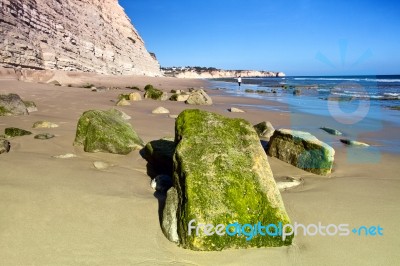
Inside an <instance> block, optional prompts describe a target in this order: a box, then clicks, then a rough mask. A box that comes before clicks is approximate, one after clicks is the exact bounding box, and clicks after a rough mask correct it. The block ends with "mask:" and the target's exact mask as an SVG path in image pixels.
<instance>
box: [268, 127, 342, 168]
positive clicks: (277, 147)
mask: <svg viewBox="0 0 400 266" xmlns="http://www.w3.org/2000/svg"><path fill="white" fill-rule="evenodd" d="M267 154H268V155H269V156H273V157H276V158H278V159H280V160H282V161H284V162H287V163H290V164H291V165H294V166H296V167H298V168H301V169H303V170H305V171H308V172H311V173H314V174H317V175H326V174H329V173H331V171H332V165H333V160H334V155H335V150H334V149H333V148H332V147H331V146H329V145H328V144H326V143H324V142H322V141H320V140H318V139H317V138H316V137H315V136H313V135H311V134H310V133H308V132H303V131H297V130H290V129H278V130H275V132H274V134H273V135H272V137H271V138H270V140H269V143H268V148H267Z"/></svg>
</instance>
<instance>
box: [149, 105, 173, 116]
mask: <svg viewBox="0 0 400 266" xmlns="http://www.w3.org/2000/svg"><path fill="white" fill-rule="evenodd" d="M152 113H153V114H169V110H168V109H166V108H164V107H162V106H160V107H157V108H156V109H154V110H153V111H152Z"/></svg>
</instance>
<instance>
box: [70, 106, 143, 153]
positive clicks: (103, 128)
mask: <svg viewBox="0 0 400 266" xmlns="http://www.w3.org/2000/svg"><path fill="white" fill-rule="evenodd" d="M74 145H82V146H83V147H84V150H85V151H86V152H109V153H117V154H128V153H130V152H131V151H132V150H135V149H141V148H142V147H143V146H144V143H143V141H142V140H141V139H140V138H139V136H138V135H137V133H136V132H135V131H134V130H133V128H132V126H131V125H130V124H129V123H127V122H126V121H125V120H124V119H123V118H122V116H121V115H120V114H119V113H118V112H115V110H109V111H100V110H90V111H86V112H84V113H83V114H82V116H81V117H80V119H79V121H78V126H77V129H76V137H75V141H74Z"/></svg>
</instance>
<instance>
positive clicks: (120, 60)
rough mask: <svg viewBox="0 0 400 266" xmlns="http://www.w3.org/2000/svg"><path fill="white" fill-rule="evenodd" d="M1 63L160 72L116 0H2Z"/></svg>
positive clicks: (111, 71) (113, 71) (102, 71)
mask: <svg viewBox="0 0 400 266" xmlns="http://www.w3.org/2000/svg"><path fill="white" fill-rule="evenodd" d="M0 66H6V67H10V66H21V67H23V68H33V69H59V70H66V71H84V72H95V73H100V74H115V75H118V74H122V75H149V76H159V75H161V72H160V65H159V63H158V61H157V60H156V58H155V56H154V54H150V53H149V52H148V51H147V50H146V48H145V46H144V42H143V40H142V38H141V37H140V36H139V34H138V32H137V31H136V30H135V28H134V27H133V26H132V24H131V21H130V20H129V18H128V17H127V16H126V14H125V12H124V10H123V8H122V7H121V6H120V5H119V3H118V1H117V0H0Z"/></svg>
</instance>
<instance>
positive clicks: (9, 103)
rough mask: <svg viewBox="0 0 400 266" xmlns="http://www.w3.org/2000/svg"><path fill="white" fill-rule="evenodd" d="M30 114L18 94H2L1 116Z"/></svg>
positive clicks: (0, 99) (0, 97)
mask: <svg viewBox="0 0 400 266" xmlns="http://www.w3.org/2000/svg"><path fill="white" fill-rule="evenodd" d="M28 114H29V113H28V110H27V109H26V106H25V104H24V102H23V101H22V99H21V97H19V95H18V94H14V93H10V94H0V116H10V115H28Z"/></svg>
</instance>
